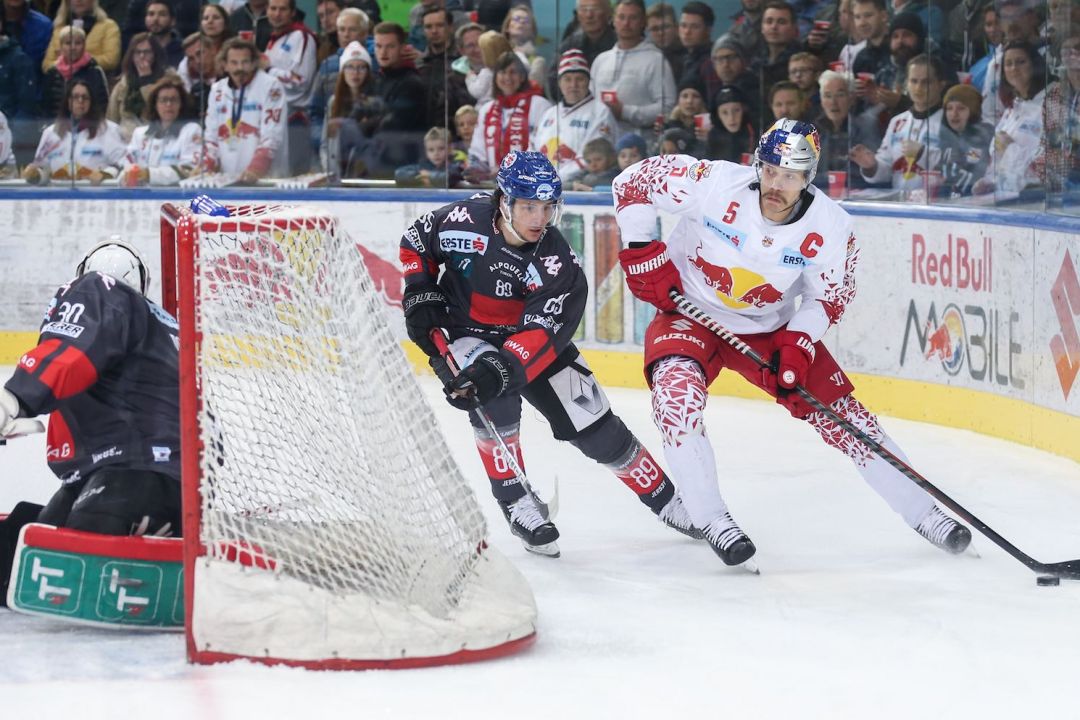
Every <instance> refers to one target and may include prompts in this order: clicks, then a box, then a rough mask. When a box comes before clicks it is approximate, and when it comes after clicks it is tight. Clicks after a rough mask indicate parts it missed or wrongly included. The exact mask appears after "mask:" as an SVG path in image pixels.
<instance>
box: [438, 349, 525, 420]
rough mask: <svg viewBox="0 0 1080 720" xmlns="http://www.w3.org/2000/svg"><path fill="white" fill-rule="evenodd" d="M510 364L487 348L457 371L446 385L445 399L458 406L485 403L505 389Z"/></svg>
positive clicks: (460, 407) (467, 406) (508, 377)
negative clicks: (454, 376)
mask: <svg viewBox="0 0 1080 720" xmlns="http://www.w3.org/2000/svg"><path fill="white" fill-rule="evenodd" d="M509 385H510V368H509V367H507V365H506V361H505V360H503V358H502V356H501V355H499V353H497V352H486V353H483V354H482V355H480V357H478V358H476V360H474V361H473V362H472V364H471V365H469V366H468V367H467V368H465V369H464V370H462V371H461V372H460V373H458V376H457V377H456V378H454V380H453V382H451V383H450V384H449V385H448V386H447V387H446V388H445V392H446V401H447V402H449V403H450V404H451V405H453V406H454V407H456V408H458V409H460V410H469V409H471V408H474V407H477V406H480V405H486V404H487V403H489V402H491V401H492V400H494V399H495V398H497V397H499V396H500V395H502V394H503V393H504V392H506V388H507V387H509Z"/></svg>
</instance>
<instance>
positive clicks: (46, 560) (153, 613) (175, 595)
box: [13, 547, 184, 627]
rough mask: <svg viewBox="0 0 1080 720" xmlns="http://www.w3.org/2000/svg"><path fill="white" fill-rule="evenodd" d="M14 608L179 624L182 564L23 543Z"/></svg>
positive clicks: (77, 617)
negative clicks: (107, 555)
mask: <svg viewBox="0 0 1080 720" xmlns="http://www.w3.org/2000/svg"><path fill="white" fill-rule="evenodd" d="M16 582H17V585H16V589H15V596H14V605H13V608H14V609H17V610H21V611H23V612H28V613H33V614H38V615H54V616H57V617H64V618H66V619H68V620H74V621H81V622H89V623H97V624H108V625H128V626H133V627H177V626H182V625H183V624H184V582H183V565H182V564H181V563H169V562H155V561H149V560H119V559H116V558H108V557H101V556H99V555H84V554H80V553H74V552H70V553H69V552H58V551H55V550H40V549H37V548H33V547H24V548H22V553H21V554H20V556H19V571H18V575H17V578H16Z"/></svg>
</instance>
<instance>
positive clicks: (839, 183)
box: [829, 170, 847, 198]
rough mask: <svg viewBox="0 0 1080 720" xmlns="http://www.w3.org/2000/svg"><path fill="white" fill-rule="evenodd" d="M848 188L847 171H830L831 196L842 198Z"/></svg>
mask: <svg viewBox="0 0 1080 720" xmlns="http://www.w3.org/2000/svg"><path fill="white" fill-rule="evenodd" d="M846 189H847V173H846V172H844V171H843V170H830V171H829V197H832V198H841V197H843V196H844V190H846Z"/></svg>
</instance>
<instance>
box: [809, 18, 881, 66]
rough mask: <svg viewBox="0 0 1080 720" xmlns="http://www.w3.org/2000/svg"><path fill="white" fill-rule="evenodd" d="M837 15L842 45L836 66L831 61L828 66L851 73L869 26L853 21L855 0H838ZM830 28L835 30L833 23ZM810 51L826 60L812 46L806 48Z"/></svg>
mask: <svg viewBox="0 0 1080 720" xmlns="http://www.w3.org/2000/svg"><path fill="white" fill-rule="evenodd" d="M837 16H838V18H839V20H840V22H839V26H840V33H839V35H840V37H841V38H843V47H842V48H841V49H840V52H839V54H838V55H837V58H836V61H837V62H838V63H839V65H838V66H836V67H834V66H833V65H832V63H829V67H830V68H831V69H833V70H836V71H837V72H848V73H853V72H854V68H855V58H856V57H857V56H858V54H859V53H860V52H862V49H863V48H864V47H866V40H867V38H868V37H869V30H870V28H869V26H868V25H867V24H865V23H862V24H861V23H857V22H855V0H840V5H839V9H838V10H837ZM832 30H833V31H834V32H835V31H836V26H835V25H834V26H833V28H832ZM808 49H809V50H810V52H813V53H815V54H817V55H818V57H821V58H823V59H824V60H825V61H826V62H828V56H826V55H824V54H822V53H819V52H817V51H815V50H814V48H812V47H810V48H808Z"/></svg>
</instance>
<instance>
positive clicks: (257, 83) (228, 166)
mask: <svg viewBox="0 0 1080 720" xmlns="http://www.w3.org/2000/svg"><path fill="white" fill-rule="evenodd" d="M285 119H286V117H285V89H284V88H283V87H281V83H280V82H278V81H277V79H276V78H273V77H271V76H270V75H267V74H266V73H264V72H263V71H262V70H257V71H256V72H255V75H254V77H252V78H251V82H249V83H248V84H247V85H245V86H244V87H242V88H234V87H233V86H232V85H230V84H229V78H227V77H224V78H222V79H221V80H218V81H217V82H216V83H214V84H213V86H211V88H210V102H209V104H208V105H207V107H206V160H205V163H204V164H205V165H206V167H207V169H209V170H218V171H220V172H222V173H225V174H226V175H239V174H240V173H242V172H244V171H245V170H248V169H250V170H251V171H252V172H253V173H255V174H256V175H259V176H260V177H261V176H263V175H266V174H267V173H268V172H269V171H270V167H271V165H273V164H274V160H275V159H276V158H278V157H279V156H282V157H284V156H285Z"/></svg>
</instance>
